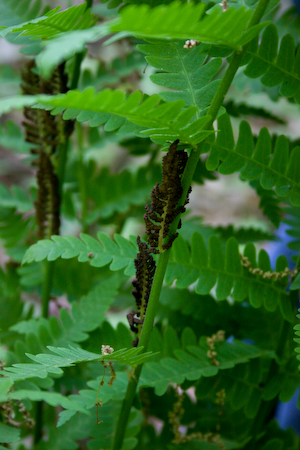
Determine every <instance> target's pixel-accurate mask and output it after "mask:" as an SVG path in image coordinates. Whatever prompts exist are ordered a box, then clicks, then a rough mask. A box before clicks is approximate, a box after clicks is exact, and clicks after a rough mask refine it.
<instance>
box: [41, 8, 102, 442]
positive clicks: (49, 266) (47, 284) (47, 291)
mask: <svg viewBox="0 0 300 450" xmlns="http://www.w3.org/2000/svg"><path fill="white" fill-rule="evenodd" d="M92 3H93V0H86V5H87V8H90V7H91V6H92ZM83 57H84V52H82V53H80V54H77V55H76V57H75V64H74V70H73V76H72V81H71V85H70V88H71V89H76V87H77V84H78V80H79V75H80V66H81V62H82V60H83ZM68 147H69V138H68V139H66V140H65V142H64V143H63V144H61V145H60V148H59V156H58V166H57V170H56V174H57V176H58V179H59V186H60V195H61V197H62V194H63V184H64V179H65V170H66V163H67V154H68ZM49 237H50V236H49ZM44 267H45V276H44V280H43V286H42V317H44V318H47V317H48V313H49V300H50V295H51V290H52V283H53V273H54V262H53V261H46V262H45V265H44ZM42 431H43V402H37V406H36V418H35V430H34V442H35V444H37V443H38V442H39V441H40V440H41V439H42V435H43V433H42Z"/></svg>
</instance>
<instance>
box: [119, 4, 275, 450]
mask: <svg viewBox="0 0 300 450" xmlns="http://www.w3.org/2000/svg"><path fill="white" fill-rule="evenodd" d="M269 1H270V0H259V2H258V5H257V7H256V10H255V11H254V13H253V16H252V18H251V20H250V22H249V25H248V28H249V27H250V26H253V25H255V24H256V23H259V21H260V20H261V18H262V16H263V14H264V11H265V9H266V7H267V6H268V3H269ZM245 51H246V48H245V49H243V50H242V51H241V52H235V53H234V55H233V57H232V59H231V61H230V64H229V66H228V68H227V70H226V72H225V74H224V77H223V79H222V81H221V83H220V85H219V88H218V90H217V92H216V94H215V96H214V98H213V101H212V103H211V106H210V108H209V110H208V112H207V115H210V116H211V121H210V122H209V123H208V124H207V126H206V128H208V129H209V128H211V126H212V124H213V121H214V120H215V119H216V117H217V114H218V111H219V109H220V107H221V106H222V103H223V100H224V97H225V95H226V93H227V91H228V89H229V87H230V85H231V83H232V80H233V78H234V76H235V74H236V72H237V70H238V68H239V67H240V63H241V61H242V59H243V56H244V52H245ZM201 148H202V145H200V146H198V148H197V149H196V150H193V151H192V153H191V155H190V157H189V159H188V162H187V165H186V168H185V171H184V174H183V176H182V189H183V195H182V198H181V200H180V202H179V205H182V204H184V202H185V199H186V196H187V193H188V189H189V187H190V185H191V182H192V179H193V175H194V172H195V169H196V166H197V163H198V161H199V157H200V154H201ZM179 220H180V217H177V218H176V220H174V222H173V224H172V226H171V230H170V232H172V233H173V232H174V231H176V229H177V226H178V222H179ZM169 256H170V250H167V251H165V252H164V253H161V254H160V255H159V259H158V264H157V268H156V271H155V275H154V279H153V285H152V288H151V294H150V298H149V301H148V306H147V312H146V316H145V320H144V324H143V328H142V334H141V337H140V340H139V346H143V347H144V349H143V352H144V351H146V350H147V347H148V343H149V340H150V336H151V331H152V328H153V324H154V319H155V313H156V311H157V306H158V302H159V297H160V293H161V288H162V283H163V280H164V277H165V273H166V269H167V266H168V261H169ZM141 371H142V365H140V366H138V367H136V369H135V370H134V371H133V375H132V376H131V377H130V380H129V383H128V386H127V391H126V395H125V398H124V401H123V404H122V409H121V412H120V416H119V419H118V423H117V427H116V432H115V438H114V442H113V446H112V450H120V449H121V448H122V445H123V440H124V437H125V433H126V427H127V423H128V420H129V416H130V410H131V407H132V402H133V398H134V396H135V392H136V388H137V386H138V382H139V377H140V374H141Z"/></svg>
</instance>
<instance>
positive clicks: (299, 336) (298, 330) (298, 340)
mask: <svg viewBox="0 0 300 450" xmlns="http://www.w3.org/2000/svg"><path fill="white" fill-rule="evenodd" d="M298 312H299V313H300V310H298ZM297 318H298V319H300V315H299V314H298V315H297ZM294 330H295V335H296V336H297V337H296V338H294V341H295V342H296V343H297V344H300V325H299V324H297V325H295V326H294ZM295 352H296V353H298V354H297V359H298V360H300V347H296V348H295ZM299 370H300V366H299Z"/></svg>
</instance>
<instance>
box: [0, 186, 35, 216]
mask: <svg viewBox="0 0 300 450" xmlns="http://www.w3.org/2000/svg"><path fill="white" fill-rule="evenodd" d="M0 206H2V208H13V209H16V210H17V211H19V212H26V211H30V210H31V209H32V208H33V200H32V199H31V198H30V197H29V196H27V195H26V193H25V192H24V189H21V188H20V187H19V186H13V187H12V188H11V190H10V191H9V190H8V189H7V188H6V187H5V186H4V185H3V184H1V183H0Z"/></svg>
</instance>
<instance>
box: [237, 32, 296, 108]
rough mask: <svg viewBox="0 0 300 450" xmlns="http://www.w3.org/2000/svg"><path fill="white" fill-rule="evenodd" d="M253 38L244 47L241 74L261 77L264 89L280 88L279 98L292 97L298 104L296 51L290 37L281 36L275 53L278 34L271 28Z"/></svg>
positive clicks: (293, 41)
mask: <svg viewBox="0 0 300 450" xmlns="http://www.w3.org/2000/svg"><path fill="white" fill-rule="evenodd" d="M258 42H259V40H258V38H256V39H255V40H253V41H252V42H251V44H250V45H249V47H248V48H247V55H246V61H247V62H248V61H249V59H250V62H249V63H248V65H247V67H246V69H245V72H244V73H245V75H247V76H248V77H250V78H257V77H261V82H262V84H263V85H264V86H267V87H274V86H278V85H280V90H279V92H280V94H281V95H282V96H283V97H294V98H295V101H296V102H297V103H300V50H299V48H298V49H297V50H296V47H295V40H294V38H293V36H292V35H290V34H286V35H285V36H283V38H282V40H281V43H280V49H279V52H278V32H277V28H276V26H275V25H273V24H271V25H269V26H268V27H267V28H266V29H265V31H264V33H263V35H262V38H261V41H260V44H258Z"/></svg>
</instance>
